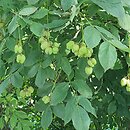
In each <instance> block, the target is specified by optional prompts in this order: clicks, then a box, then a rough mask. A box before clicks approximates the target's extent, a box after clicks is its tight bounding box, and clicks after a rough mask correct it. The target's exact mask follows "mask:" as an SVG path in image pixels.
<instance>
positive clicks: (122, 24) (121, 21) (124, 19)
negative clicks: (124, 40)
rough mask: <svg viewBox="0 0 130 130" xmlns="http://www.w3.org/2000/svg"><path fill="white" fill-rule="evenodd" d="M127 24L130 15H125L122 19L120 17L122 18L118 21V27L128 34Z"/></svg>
mask: <svg viewBox="0 0 130 130" xmlns="http://www.w3.org/2000/svg"><path fill="white" fill-rule="evenodd" d="M129 23H130V15H129V14H125V16H124V17H122V18H120V19H119V24H120V26H121V27H122V28H123V29H125V30H127V31H128V32H130V26H129Z"/></svg>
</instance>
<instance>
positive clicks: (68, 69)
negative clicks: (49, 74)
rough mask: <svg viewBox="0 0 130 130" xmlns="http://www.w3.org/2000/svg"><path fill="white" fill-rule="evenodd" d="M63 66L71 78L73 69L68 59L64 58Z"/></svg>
mask: <svg viewBox="0 0 130 130" xmlns="http://www.w3.org/2000/svg"><path fill="white" fill-rule="evenodd" d="M61 66H62V69H63V71H64V72H65V73H66V74H67V75H68V76H69V75H70V73H71V71H72V69H71V65H70V63H69V61H68V59H67V58H66V57H64V58H62V61H61Z"/></svg>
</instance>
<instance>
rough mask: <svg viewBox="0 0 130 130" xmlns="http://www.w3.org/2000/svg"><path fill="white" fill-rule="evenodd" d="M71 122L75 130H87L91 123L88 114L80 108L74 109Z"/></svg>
mask: <svg viewBox="0 0 130 130" xmlns="http://www.w3.org/2000/svg"><path fill="white" fill-rule="evenodd" d="M72 122H73V125H74V127H75V129H76V130H89V126H90V123H91V121H90V118H89V116H88V113H87V112H86V111H85V110H84V109H83V108H82V107H80V106H76V107H75V109H74V112H73V116H72Z"/></svg>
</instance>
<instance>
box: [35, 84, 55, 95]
mask: <svg viewBox="0 0 130 130" xmlns="http://www.w3.org/2000/svg"><path fill="white" fill-rule="evenodd" d="M52 86H53V83H51V82H45V84H44V85H43V87H40V88H38V91H37V94H38V96H39V97H43V96H46V95H48V94H50V92H51V90H52Z"/></svg>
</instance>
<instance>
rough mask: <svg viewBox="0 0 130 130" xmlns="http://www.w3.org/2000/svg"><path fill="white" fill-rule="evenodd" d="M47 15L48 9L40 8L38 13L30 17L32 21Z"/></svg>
mask: <svg viewBox="0 0 130 130" xmlns="http://www.w3.org/2000/svg"><path fill="white" fill-rule="evenodd" d="M48 13H49V11H48V9H46V8H44V7H42V8H41V9H39V10H38V11H36V12H35V13H34V14H33V15H32V16H31V17H32V18H34V19H42V18H44V17H45V16H46V15H47V14H48Z"/></svg>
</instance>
